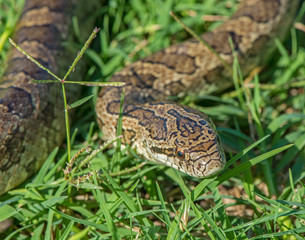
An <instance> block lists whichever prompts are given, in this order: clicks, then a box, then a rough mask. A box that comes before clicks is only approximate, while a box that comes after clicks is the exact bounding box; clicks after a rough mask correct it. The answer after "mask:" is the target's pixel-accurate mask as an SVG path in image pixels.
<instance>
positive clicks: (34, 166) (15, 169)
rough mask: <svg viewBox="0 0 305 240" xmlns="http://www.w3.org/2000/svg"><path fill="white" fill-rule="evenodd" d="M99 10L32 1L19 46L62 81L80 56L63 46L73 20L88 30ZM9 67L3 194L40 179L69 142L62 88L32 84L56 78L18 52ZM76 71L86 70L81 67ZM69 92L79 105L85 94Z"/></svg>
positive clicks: (0, 168)
mask: <svg viewBox="0 0 305 240" xmlns="http://www.w3.org/2000/svg"><path fill="white" fill-rule="evenodd" d="M76 3H77V4H76ZM84 5H86V8H84ZM94 6H96V3H94V4H91V3H90V4H88V2H87V1H75V0H72V1H71V0H69V1H68V0H52V1H41V0H28V1H26V4H25V7H24V11H23V13H22V15H21V17H20V21H19V23H18V26H17V33H16V35H15V36H14V41H15V42H17V43H18V44H19V45H20V46H21V47H22V48H23V49H24V50H25V51H27V52H28V53H29V54H30V55H31V56H33V57H34V58H35V59H37V60H38V61H39V62H40V63H41V64H43V65H44V66H45V67H48V68H50V69H51V70H52V71H53V72H55V73H56V74H58V75H59V76H62V75H63V73H64V72H65V71H67V69H68V68H69V65H70V64H71V62H72V61H73V57H74V56H75V55H76V52H77V51H75V52H74V53H72V52H69V51H67V49H64V48H63V43H64V42H65V41H68V40H69V39H70V38H71V37H72V32H71V29H72V28H71V27H70V26H71V17H72V15H75V14H78V16H79V19H80V23H81V27H82V28H83V26H82V22H84V24H85V18H84V17H85V15H86V13H88V11H89V12H90V11H92V9H94ZM86 18H87V17H86ZM88 23H90V22H86V24H87V25H86V27H87V28H88V30H86V31H83V32H82V34H85V35H86V36H87V35H88V34H89V32H90V31H91V30H92V29H93V26H92V25H91V26H92V27H90V26H89V25H88ZM91 24H92V23H91ZM7 65H8V68H7V69H6V72H5V74H4V77H3V78H2V79H1V83H0V194H2V193H3V192H5V191H7V190H9V189H11V188H13V187H14V186H16V185H18V184H19V183H21V182H22V181H24V180H25V179H26V178H28V177H29V176H31V175H32V174H33V173H35V172H36V171H37V170H38V169H39V167H40V166H41V164H42V163H43V161H44V160H45V159H46V158H47V156H48V154H49V153H50V152H51V151H52V150H53V149H54V148H55V147H56V146H58V145H59V144H60V143H61V142H62V140H63V138H64V136H65V123H64V111H63V107H64V105H63V101H62V92H61V87H60V85H59V84H30V83H29V81H30V80H31V79H38V80H42V79H50V78H51V76H50V75H49V74H47V73H46V72H45V71H43V70H42V69H40V68H38V67H37V66H36V65H35V64H33V63H32V62H31V61H29V60H28V59H27V58H26V57H25V56H24V55H22V54H21V53H20V52H18V51H17V50H16V49H15V48H13V49H11V52H10V54H9V58H8V62H7ZM76 71H84V70H82V67H81V66H79V68H77V69H76ZM79 73H80V72H79ZM74 80H75V79H74ZM78 80H81V79H80V78H79V79H78ZM69 91H70V98H69V100H70V101H74V100H75V99H76V97H77V95H78V92H79V90H78V89H76V88H75V87H72V88H70V86H69Z"/></svg>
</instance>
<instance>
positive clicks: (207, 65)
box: [96, 0, 298, 177]
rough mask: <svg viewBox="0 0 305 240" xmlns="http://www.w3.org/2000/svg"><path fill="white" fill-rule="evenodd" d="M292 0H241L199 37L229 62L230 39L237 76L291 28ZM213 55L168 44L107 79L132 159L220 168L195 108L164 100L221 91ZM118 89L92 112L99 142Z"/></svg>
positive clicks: (204, 171) (191, 168)
mask: <svg viewBox="0 0 305 240" xmlns="http://www.w3.org/2000/svg"><path fill="white" fill-rule="evenodd" d="M297 4H298V1H297V0H247V1H243V4H242V5H241V6H240V8H239V10H238V11H237V12H236V13H235V14H234V16H232V17H231V18H230V20H228V21H227V22H225V23H224V24H222V25H221V26H220V27H218V28H217V29H215V30H214V31H212V32H209V33H206V34H204V35H202V38H203V39H204V40H205V41H206V42H207V43H208V44H209V45H210V46H211V47H212V48H213V49H214V50H216V51H217V52H218V53H219V55H220V56H221V58H223V59H224V60H225V61H226V62H227V63H228V64H229V65H232V62H233V54H232V50H231V47H230V44H229V38H231V39H232V42H233V47H234V51H235V52H236V54H237V56H238V60H239V63H240V65H241V69H242V71H243V73H244V74H245V75H246V74H247V73H249V71H250V70H251V69H252V68H253V66H257V65H258V64H262V63H263V62H264V61H265V60H266V58H267V57H268V56H270V54H271V53H272V51H273V50H274V48H275V46H274V38H275V37H278V38H280V39H282V38H283V37H284V36H285V34H286V31H287V29H288V28H289V27H290V25H291V20H292V19H293V15H294V11H295V9H296V6H297ZM231 79H232V76H230V72H229V71H228V70H227V69H226V68H225V67H224V65H223V64H222V63H221V61H220V60H218V58H217V56H216V55H215V54H213V53H212V52H211V51H210V50H209V49H208V48H207V47H206V46H204V45H203V44H201V43H199V42H198V41H197V40H190V41H187V42H184V43H181V44H178V45H174V46H171V47H169V48H166V49H164V50H162V51H159V52H157V53H155V54H153V55H151V56H148V57H146V58H144V59H142V60H140V61H137V62H135V63H133V64H131V65H130V66H128V67H126V68H124V69H123V70H122V71H120V72H119V73H117V74H115V75H114V76H113V78H112V79H111V81H114V82H125V83H126V86H125V87H124V88H125V98H124V107H123V120H122V122H123V129H122V130H123V143H124V144H128V145H130V146H131V147H132V148H135V149H137V152H138V154H139V155H141V156H143V157H144V158H146V159H149V160H151V161H154V162H158V163H161V164H164V165H168V166H170V167H173V168H176V169H178V170H180V171H181V172H185V173H187V174H189V175H191V176H194V177H208V176H211V175H213V174H215V173H217V172H219V171H220V170H222V169H223V167H224V166H225V155H224V152H223V150H222V147H221V144H220V142H219V139H218V134H217V132H216V129H215V127H214V126H213V123H212V122H211V120H209V118H208V117H207V116H206V115H205V114H203V113H201V112H199V111H196V110H193V109H190V108H188V107H186V106H181V105H177V104H175V103H171V102H166V101H165V100H166V99H167V98H168V97H170V96H177V95H178V96H181V95H185V94H187V93H189V92H198V90H199V91H206V90H208V89H210V88H211V87H217V88H221V87H223V86H228V84H230V83H231V82H232V80H231ZM122 90H123V87H120V88H104V89H102V90H101V92H100V94H99V99H98V101H97V104H96V112H97V117H98V122H99V124H100V127H101V130H102V131H103V133H104V134H105V137H106V138H114V137H115V135H116V126H117V121H118V115H119V114H118V113H119V108H120V98H121V94H122Z"/></svg>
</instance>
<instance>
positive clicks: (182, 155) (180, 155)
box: [176, 148, 184, 159]
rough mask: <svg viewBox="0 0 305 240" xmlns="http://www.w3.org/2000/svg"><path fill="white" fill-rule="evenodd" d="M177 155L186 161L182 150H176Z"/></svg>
mask: <svg viewBox="0 0 305 240" xmlns="http://www.w3.org/2000/svg"><path fill="white" fill-rule="evenodd" d="M176 155H177V157H178V158H180V159H184V151H183V150H182V149H181V148H177V149H176Z"/></svg>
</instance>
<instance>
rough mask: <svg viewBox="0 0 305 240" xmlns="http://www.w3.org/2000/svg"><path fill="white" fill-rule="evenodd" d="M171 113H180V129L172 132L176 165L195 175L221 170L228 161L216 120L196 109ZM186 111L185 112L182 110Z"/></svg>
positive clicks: (176, 122)
mask: <svg viewBox="0 0 305 240" xmlns="http://www.w3.org/2000/svg"><path fill="white" fill-rule="evenodd" d="M183 109H184V110H188V111H187V112H182V111H180V112H179V115H178V112H175V111H174V110H172V111H171V113H172V114H173V115H174V116H176V119H175V125H176V126H177V130H178V131H175V132H174V134H172V135H171V136H170V139H169V142H172V143H173V155H172V157H171V159H169V161H170V162H172V163H174V164H172V165H171V164H170V165H171V166H172V167H174V168H176V169H178V170H179V171H181V172H185V173H187V174H189V175H191V176H193V177H198V178H203V177H209V176H212V175H214V174H216V173H217V172H219V171H221V170H222V169H223V168H224V166H225V163H226V159H225V154H224V151H223V149H222V146H221V143H220V140H219V136H218V133H217V131H216V128H215V126H214V124H213V122H212V120H211V119H210V118H209V117H207V116H206V115H205V114H203V113H201V112H197V111H195V110H193V109H192V110H191V112H190V111H189V109H188V108H185V107H184V106H183ZM182 113H183V114H182Z"/></svg>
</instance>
